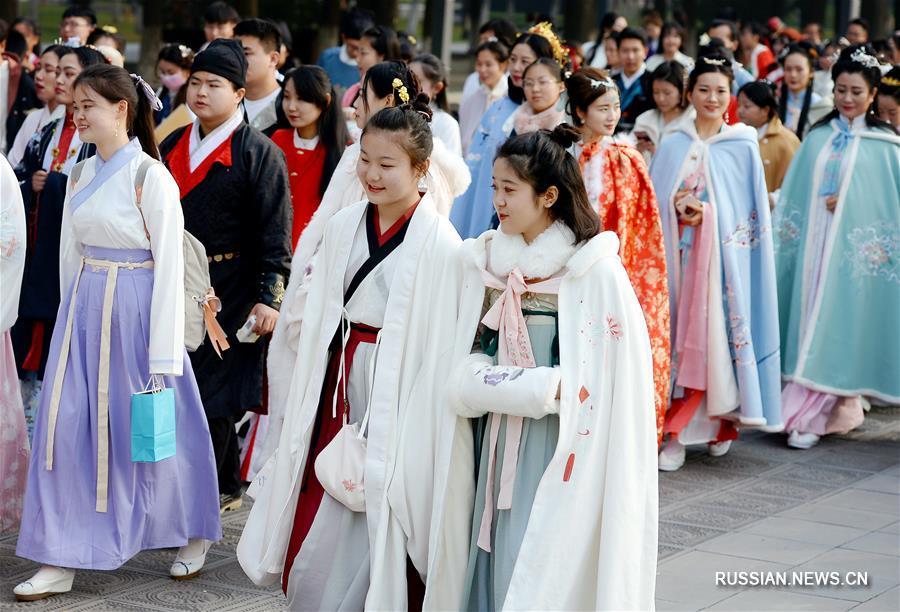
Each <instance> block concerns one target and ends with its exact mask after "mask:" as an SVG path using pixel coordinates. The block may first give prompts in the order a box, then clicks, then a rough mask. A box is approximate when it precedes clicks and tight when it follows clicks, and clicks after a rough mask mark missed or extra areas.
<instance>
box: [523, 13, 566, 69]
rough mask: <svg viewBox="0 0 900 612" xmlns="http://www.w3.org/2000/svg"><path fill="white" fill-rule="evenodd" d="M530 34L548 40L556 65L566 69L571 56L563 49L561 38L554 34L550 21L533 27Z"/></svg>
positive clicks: (529, 29)
mask: <svg viewBox="0 0 900 612" xmlns="http://www.w3.org/2000/svg"><path fill="white" fill-rule="evenodd" d="M528 33H529V34H537V35H538V36H543V37H544V38H546V39H547V41H548V42H549V43H550V48H551V49H552V50H553V59H555V60H556V63H557V64H559V67H560V68H562V69H565V68H566V66H567V65H568V64H569V54H568V52H567V51H566V49H565V48H564V47H563V44H562V42H561V41H560V40H559V37H558V36H557V35H556V34H555V33H554V32H553V26H552V25H551V23H550V22H549V21H542V22H541V23H539V24H536V25H533V26H531V27H530V28H528Z"/></svg>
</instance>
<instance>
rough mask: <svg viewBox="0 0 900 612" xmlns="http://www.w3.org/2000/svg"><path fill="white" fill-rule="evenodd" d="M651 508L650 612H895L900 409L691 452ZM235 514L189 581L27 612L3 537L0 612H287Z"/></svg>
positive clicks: (9, 543)
mask: <svg viewBox="0 0 900 612" xmlns="http://www.w3.org/2000/svg"><path fill="white" fill-rule="evenodd" d="M660 505H661V507H660V563H659V571H658V575H657V589H656V595H657V607H658V609H660V610H700V609H710V610H850V609H854V610H884V611H892V612H896V611H897V610H900V587H898V583H900V557H898V554H900V523H898V520H900V408H881V409H879V408H875V409H873V411H872V413H870V415H869V417H868V418H867V419H866V423H865V424H864V425H863V427H862V428H860V429H859V430H857V431H855V432H853V433H852V434H850V435H848V436H842V437H832V438H827V439H826V440H824V441H823V442H822V443H821V444H820V445H819V446H818V447H816V448H814V449H812V450H809V451H795V450H791V449H788V448H787V447H785V445H784V437H783V436H777V435H763V434H752V433H750V434H745V435H744V436H742V439H741V440H739V441H738V442H736V443H735V445H734V447H733V449H732V451H731V453H729V454H728V455H727V456H725V457H722V458H719V459H711V458H709V457H707V456H706V454H705V452H699V451H698V452H691V453H690V454H689V456H688V462H687V464H686V465H685V467H684V468H682V469H681V470H680V471H679V472H676V473H674V474H663V475H661V478H660ZM245 516H246V510H243V511H241V512H237V513H232V514H230V515H228V517H227V518H226V519H225V539H224V540H223V541H222V542H220V543H218V544H216V545H215V546H214V547H213V549H212V551H211V552H210V553H209V557H208V564H207V566H206V568H205V569H204V572H203V574H202V575H201V576H200V577H198V578H197V579H195V580H193V581H190V582H187V583H181V582H175V581H173V580H171V579H169V578H168V576H167V572H168V567H169V564H170V563H171V561H172V559H173V557H174V551H155V552H148V553H144V554H141V555H139V556H138V557H136V558H135V559H133V560H132V561H131V562H130V563H128V564H127V565H126V566H125V567H124V568H122V569H120V570H118V571H115V572H80V573H79V574H78V576H77V577H76V580H75V587H74V589H73V591H72V592H71V593H69V594H67V595H64V596H59V597H54V598H51V599H47V600H44V601H42V602H35V603H30V604H16V603H14V602H13V595H12V588H13V586H14V585H15V584H16V583H17V582H19V581H20V580H23V579H25V578H27V577H28V576H29V575H30V574H31V573H32V572H33V571H34V570H35V569H36V566H35V565H34V564H33V563H31V562H29V561H25V560H23V559H19V558H17V557H16V556H15V554H14V552H15V541H16V536H9V537H6V538H2V539H0V609H10V610H27V611H28V612H32V611H43V610H66V611H69V610H71V611H75V610H78V611H83V610H92V611H106V610H115V611H119V610H201V611H207V610H208V611H216V612H226V611H249V610H284V609H286V606H285V604H284V599H283V597H282V596H281V593H280V591H279V590H278V589H277V588H271V589H265V588H260V587H257V586H255V585H253V584H252V583H251V582H250V581H249V580H247V578H246V577H245V576H244V574H243V572H241V569H240V567H239V566H238V564H237V561H236V560H235V558H234V547H235V545H236V544H237V540H238V537H239V536H240V531H241V526H242V524H243V521H244V519H245ZM717 571H737V572H784V571H786V572H787V576H788V578H790V577H791V572H805V571H812V572H822V571H836V572H838V576H839V578H840V579H844V576H845V575H846V573H847V572H857V571H859V572H868V581H869V584H868V586H867V587H849V586H846V585H844V586H831V587H821V586H820V587H803V586H797V585H793V586H787V587H756V588H749V587H741V586H730V587H729V586H716V583H715V572H717ZM772 575H773V576H774V574H772ZM820 575H821V574H820ZM756 576H759V577H760V578H765V577H767V576H769V574H757V575H756ZM810 576H815V574H811V575H810ZM748 577H749V575H748Z"/></svg>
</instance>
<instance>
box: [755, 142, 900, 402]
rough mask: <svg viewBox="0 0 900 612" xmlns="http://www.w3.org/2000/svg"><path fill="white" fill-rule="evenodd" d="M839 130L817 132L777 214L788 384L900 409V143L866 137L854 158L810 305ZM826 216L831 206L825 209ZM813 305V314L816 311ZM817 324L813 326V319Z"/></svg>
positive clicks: (800, 155) (852, 150) (798, 160)
mask: <svg viewBox="0 0 900 612" xmlns="http://www.w3.org/2000/svg"><path fill="white" fill-rule="evenodd" d="M836 133H837V129H836V128H835V127H834V126H833V125H828V126H822V127H820V128H816V129H815V130H812V131H811V132H810V133H809V134H808V135H807V137H806V138H805V139H804V140H803V143H802V144H801V146H800V149H799V150H798V151H797V154H796V155H795V156H794V160H793V162H792V164H791V167H790V169H789V170H788V174H787V176H786V177H785V181H784V184H783V186H782V188H781V196H780V199H779V202H778V206H777V207H776V215H775V219H774V225H773V227H774V235H775V244H776V254H777V273H778V308H779V313H780V319H781V351H782V355H783V363H782V367H783V372H784V375H785V378H787V379H788V380H793V381H796V382H798V383H800V384H803V385H804V386H807V387H810V388H812V389H815V390H818V391H823V392H827V393H833V394H835V395H860V394H861V395H871V396H875V397H878V398H880V399H882V400H884V401H887V402H890V403H893V404H900V138H898V137H897V136H895V135H893V134H890V133H889V132H887V131H884V130H873V129H863V130H861V131H859V132H857V133H856V134H855V135H854V137H853V140H852V141H851V143H850V145H849V146H848V147H847V149H846V153H845V155H846V156H847V160H846V162H845V166H844V170H843V173H842V180H841V183H840V187H839V191H838V203H837V206H836V208H835V210H834V217H833V218H832V220H831V227H830V230H829V233H828V235H827V236H826V239H825V240H826V242H825V251H824V257H823V260H822V264H821V272H820V275H819V279H820V280H819V285H818V289H817V291H816V293H815V297H814V301H813V303H812V304H806V303H805V297H804V296H806V295H807V294H808V293H809V292H808V291H807V288H808V286H809V285H808V283H809V282H810V281H811V273H810V270H811V269H813V268H814V266H813V265H811V264H812V263H813V261H811V259H812V258H813V257H818V256H819V254H818V253H815V254H814V255H811V254H810V253H811V252H812V251H813V249H812V248H811V247H810V245H811V243H812V241H811V240H810V229H811V227H812V226H813V225H814V221H815V217H816V216H817V215H821V214H827V213H825V212H824V203H823V201H822V199H821V198H820V197H819V195H818V194H819V188H820V184H821V177H822V173H823V168H824V165H825V160H826V158H827V156H828V154H829V152H830V150H831V140H832V138H833V136H834V135H835V134H836ZM816 207H821V210H820V209H819V208H816ZM806 306H809V307H810V308H811V311H808V309H807V308H806ZM807 312H809V317H810V318H809V320H808V321H806V320H805V318H806V313H807Z"/></svg>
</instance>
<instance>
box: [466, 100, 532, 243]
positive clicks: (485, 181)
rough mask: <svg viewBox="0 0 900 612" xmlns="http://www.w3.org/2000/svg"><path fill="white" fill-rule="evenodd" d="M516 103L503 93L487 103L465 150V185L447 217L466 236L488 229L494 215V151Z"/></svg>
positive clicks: (504, 135)
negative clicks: (468, 177) (490, 102)
mask: <svg viewBox="0 0 900 612" xmlns="http://www.w3.org/2000/svg"><path fill="white" fill-rule="evenodd" d="M517 108H519V105H518V104H516V103H515V102H513V101H512V100H510V98H509V96H505V97H503V98H501V99H500V100H497V101H496V102H494V103H493V104H491V105H490V107H488V109H487V111H485V113H484V116H483V117H482V118H481V123H480V124H479V125H478V129H477V130H475V134H474V135H473V136H472V143H471V144H470V145H469V150H468V151H467V152H466V164H467V165H468V166H469V173H470V174H471V175H472V182H471V183H469V188H468V189H466V192H465V193H463V194H462V195H461V196H459V197H458V198H456V201H455V202H454V203H453V208H452V209H451V210H450V221H451V222H452V223H453V225H454V227H456V231H457V232H459V235H460V236H462V238H463V240H465V239H466V238H477V237H478V236H480V235H481V234H483V233H484V232H485V231H487V230H489V229H491V218H492V217H493V216H494V193H493V191H492V190H491V183H492V177H493V174H494V155H496V154H497V149H499V148H500V145H502V144H503V143H504V142H505V141H506V139H507V138H508V137H509V134H510V132H509V131H508V130H505V129H504V124H505V123H506V122H507V120H508V119H509V117H510V115H512V114H513V113H514V112H515V111H516V109H517Z"/></svg>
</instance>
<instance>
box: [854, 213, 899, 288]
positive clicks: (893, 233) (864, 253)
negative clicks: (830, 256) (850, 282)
mask: <svg viewBox="0 0 900 612" xmlns="http://www.w3.org/2000/svg"><path fill="white" fill-rule="evenodd" d="M847 241H848V242H849V243H850V247H851V248H850V250H848V251H847V252H846V253H844V258H845V260H846V261H847V262H848V264H849V266H850V270H851V272H852V273H853V277H854V278H857V279H860V278H882V279H884V280H887V281H888V282H892V283H897V284H900V228H897V227H895V226H893V225H892V224H891V223H890V222H888V221H879V222H877V223H873V224H872V225H869V226H867V227H856V228H853V229H852V230H850V232H848V234H847Z"/></svg>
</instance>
